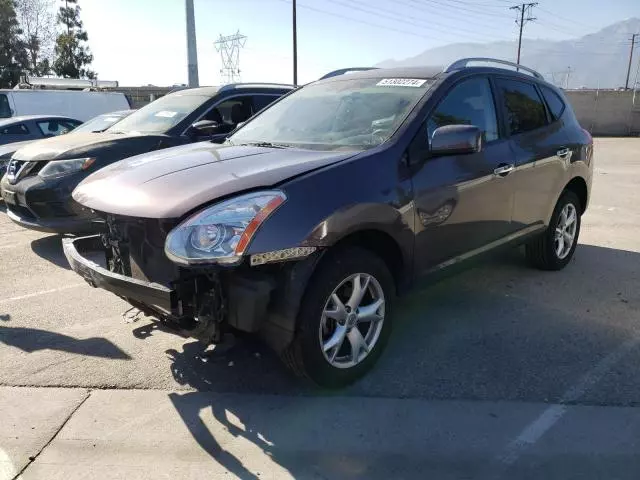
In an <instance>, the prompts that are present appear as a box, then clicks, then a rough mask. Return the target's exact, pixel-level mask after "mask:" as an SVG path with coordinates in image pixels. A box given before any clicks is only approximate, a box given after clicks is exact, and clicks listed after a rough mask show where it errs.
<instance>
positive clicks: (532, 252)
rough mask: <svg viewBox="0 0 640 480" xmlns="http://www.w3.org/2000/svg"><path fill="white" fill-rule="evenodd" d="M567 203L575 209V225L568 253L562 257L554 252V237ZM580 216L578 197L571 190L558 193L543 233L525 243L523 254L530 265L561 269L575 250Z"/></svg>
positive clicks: (544, 268)
mask: <svg viewBox="0 0 640 480" xmlns="http://www.w3.org/2000/svg"><path fill="white" fill-rule="evenodd" d="M567 204H572V205H573V206H574V207H575V209H576V213H577V215H576V222H577V225H576V232H575V237H574V240H573V245H572V246H571V249H570V250H569V253H568V255H567V256H566V257H564V258H560V257H559V256H558V254H557V253H556V249H555V245H554V237H555V231H556V226H557V225H558V220H559V218H560V214H561V212H562V209H563V208H564V207H565V206H566V205H567ZM581 216H582V209H581V206H580V199H579V198H578V196H577V195H576V194H575V193H574V192H572V191H571V190H565V191H564V192H563V193H562V195H560V198H559V199H558V203H556V207H555V209H554V210H553V215H551V221H550V222H549V226H548V227H547V229H546V230H545V231H544V233H542V234H541V235H539V236H537V237H536V238H534V239H533V240H531V241H530V242H529V243H527V244H526V245H525V254H526V256H527V260H528V261H529V263H530V264H531V266H533V267H536V268H539V269H541V270H561V269H563V268H564V267H565V266H566V265H567V264H568V263H569V262H570V261H571V258H572V257H573V253H574V252H575V250H576V246H577V245H578V237H579V236H580V222H581Z"/></svg>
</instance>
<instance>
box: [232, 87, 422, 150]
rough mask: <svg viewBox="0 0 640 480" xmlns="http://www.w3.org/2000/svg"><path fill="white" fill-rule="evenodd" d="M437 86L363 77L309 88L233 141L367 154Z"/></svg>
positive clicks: (249, 125) (258, 119) (284, 101)
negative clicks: (353, 151) (428, 90)
mask: <svg viewBox="0 0 640 480" xmlns="http://www.w3.org/2000/svg"><path fill="white" fill-rule="evenodd" d="M431 83H432V82H430V81H428V80H424V79H390V78H385V79H381V78H359V79H345V80H340V81H337V82H329V83H318V84H312V85H309V86H306V87H304V88H301V89H300V90H298V91H296V92H294V93H292V94H291V95H289V96H287V97H286V98H283V99H282V100H281V101H279V102H278V103H276V104H274V105H273V106H272V107H271V108H269V109H268V110H265V111H264V112H263V113H261V114H259V115H258V116H256V117H254V119H253V120H252V121H250V122H249V123H247V125H246V126H244V127H243V128H241V129H240V130H239V131H238V132H237V133H236V134H234V135H232V136H231V137H230V139H229V141H230V143H232V144H234V145H237V144H247V143H257V144H276V145H279V146H286V145H290V146H297V147H302V148H311V149H321V150H336V149H353V150H361V149H367V148H372V147H374V146H376V145H380V144H381V143H383V142H385V141H387V140H388V139H389V137H391V135H393V133H394V132H395V131H396V130H397V129H398V127H399V126H400V125H401V124H402V122H403V121H404V119H405V118H406V117H407V115H408V114H409V112H410V111H411V109H412V108H413V107H414V106H415V105H416V103H418V101H419V100H420V98H421V97H422V96H423V95H424V94H425V92H426V91H427V89H428V87H429V86H430V85H431Z"/></svg>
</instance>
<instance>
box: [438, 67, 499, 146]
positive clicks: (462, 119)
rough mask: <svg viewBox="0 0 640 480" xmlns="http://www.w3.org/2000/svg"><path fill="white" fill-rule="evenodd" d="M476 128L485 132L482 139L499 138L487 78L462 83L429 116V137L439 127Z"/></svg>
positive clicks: (487, 140)
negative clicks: (463, 126) (471, 126)
mask: <svg viewBox="0 0 640 480" xmlns="http://www.w3.org/2000/svg"><path fill="white" fill-rule="evenodd" d="M447 125H475V126H476V127H478V128H479V129H480V130H482V132H483V133H484V137H485V138H484V140H485V141H486V142H490V141H492V140H496V139H497V138H498V122H497V121H496V109H495V106H494V104H493V96H492V95H491V87H490V86H489V81H488V80H487V79H486V78H472V79H470V80H464V81H462V82H460V83H459V84H458V85H456V86H455V87H453V89H452V90H451V91H450V92H449V93H448V94H447V96H446V97H445V98H444V99H443V100H442V101H441V102H440V104H439V105H438V106H437V107H436V109H435V110H434V111H433V112H432V113H431V115H430V116H429V120H428V121H427V131H428V134H429V138H431V137H432V135H433V132H434V131H435V129H436V128H438V127H444V126H447Z"/></svg>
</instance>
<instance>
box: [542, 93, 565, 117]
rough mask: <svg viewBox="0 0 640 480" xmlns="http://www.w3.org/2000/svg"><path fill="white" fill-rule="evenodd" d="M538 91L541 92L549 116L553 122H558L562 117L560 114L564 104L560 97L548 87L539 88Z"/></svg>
mask: <svg viewBox="0 0 640 480" xmlns="http://www.w3.org/2000/svg"><path fill="white" fill-rule="evenodd" d="M540 91H541V92H542V96H543V97H544V99H545V101H546V102H547V106H548V107H549V111H550V112H551V116H552V117H553V119H554V120H558V119H559V118H560V117H561V116H562V112H564V109H565V105H564V102H563V101H562V99H561V98H560V96H559V95H558V94H557V93H556V92H554V91H553V90H551V89H550V88H549V87H545V86H540Z"/></svg>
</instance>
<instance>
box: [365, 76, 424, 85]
mask: <svg viewBox="0 0 640 480" xmlns="http://www.w3.org/2000/svg"><path fill="white" fill-rule="evenodd" d="M424 82H426V80H423V79H421V78H383V79H382V80H380V81H379V82H378V83H376V86H378V87H421V86H422V85H423V84H424Z"/></svg>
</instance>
